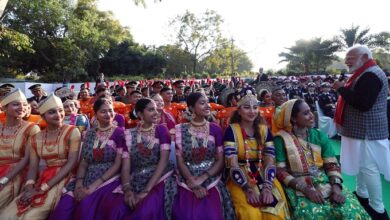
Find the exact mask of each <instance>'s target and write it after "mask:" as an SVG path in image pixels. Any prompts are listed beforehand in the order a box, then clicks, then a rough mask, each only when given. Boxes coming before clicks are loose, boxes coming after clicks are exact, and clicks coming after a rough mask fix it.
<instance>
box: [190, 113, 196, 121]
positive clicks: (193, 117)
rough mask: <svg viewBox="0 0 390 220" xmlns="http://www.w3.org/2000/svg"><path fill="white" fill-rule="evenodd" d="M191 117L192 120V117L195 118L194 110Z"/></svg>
mask: <svg viewBox="0 0 390 220" xmlns="http://www.w3.org/2000/svg"><path fill="white" fill-rule="evenodd" d="M191 118H192V120H194V119H195V118H196V114H195V112H193V113H192V114H191Z"/></svg>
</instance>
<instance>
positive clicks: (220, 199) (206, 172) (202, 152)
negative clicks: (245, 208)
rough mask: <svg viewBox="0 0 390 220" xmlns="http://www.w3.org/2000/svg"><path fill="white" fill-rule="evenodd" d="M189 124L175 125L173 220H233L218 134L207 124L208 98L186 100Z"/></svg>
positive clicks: (218, 130) (199, 95)
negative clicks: (175, 171)
mask: <svg viewBox="0 0 390 220" xmlns="http://www.w3.org/2000/svg"><path fill="white" fill-rule="evenodd" d="M187 106H188V107H189V109H190V111H191V113H192V117H193V118H192V120H191V122H190V123H184V124H179V125H176V127H175V137H176V155H177V166H178V169H179V177H178V185H179V186H178V193H177V196H176V198H175V201H174V204H173V216H172V218H173V219H187V220H191V219H209V220H214V219H218V220H220V219H234V209H233V204H232V202H231V199H230V196H229V193H228V191H227V189H226V186H225V184H224V183H223V182H222V181H221V176H222V169H223V163H224V162H223V159H224V158H223V146H222V131H221V128H220V127H219V126H218V125H217V124H215V123H211V122H208V121H207V120H206V117H208V116H210V106H209V103H208V98H207V97H206V95H205V94H204V93H192V94H190V95H189V96H188V98H187Z"/></svg>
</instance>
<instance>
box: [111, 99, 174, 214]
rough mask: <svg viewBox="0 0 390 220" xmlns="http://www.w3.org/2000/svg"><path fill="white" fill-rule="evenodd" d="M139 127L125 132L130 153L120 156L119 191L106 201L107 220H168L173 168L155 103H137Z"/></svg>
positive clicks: (167, 138) (168, 143)
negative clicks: (109, 211)
mask: <svg viewBox="0 0 390 220" xmlns="http://www.w3.org/2000/svg"><path fill="white" fill-rule="evenodd" d="M135 112H136V113H137V116H138V117H139V118H140V119H141V123H140V125H139V126H138V127H136V128H134V129H130V130H126V131H125V139H126V145H127V149H128V152H129V153H130V155H129V154H126V153H123V162H122V163H123V164H122V187H121V188H122V189H121V190H119V189H118V190H117V192H118V194H116V196H117V197H116V199H114V200H106V201H105V202H106V204H110V205H109V206H107V207H106V209H110V210H111V214H110V215H108V216H104V217H105V218H106V219H156V220H160V219H170V218H171V215H172V202H173V198H174V196H175V194H176V183H175V178H174V176H173V175H172V174H173V173H174V166H173V164H172V163H171V162H170V161H169V159H168V157H169V152H170V142H171V140H170V136H169V132H168V129H167V127H166V126H165V125H162V124H158V112H157V107H156V103H155V102H154V101H153V100H151V99H148V98H142V99H140V100H138V102H137V104H136V105H135Z"/></svg>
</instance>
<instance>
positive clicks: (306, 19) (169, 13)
mask: <svg viewBox="0 0 390 220" xmlns="http://www.w3.org/2000/svg"><path fill="white" fill-rule="evenodd" d="M145 1H146V3H147V7H146V8H144V7H142V6H135V5H134V3H133V0H99V9H100V10H110V11H112V12H113V13H114V16H115V17H116V18H117V19H119V20H120V22H121V23H122V25H124V26H127V27H129V28H130V31H131V33H132V35H133V37H134V39H135V41H136V42H138V43H142V44H146V45H156V46H159V45H164V44H167V43H172V42H173V40H174V38H173V36H174V33H172V29H170V28H169V27H168V22H169V20H171V19H172V18H174V17H175V16H176V15H179V14H184V12H185V11H186V10H189V11H191V12H194V13H195V14H200V13H203V12H205V11H206V9H211V10H215V11H217V13H218V14H220V15H221V16H222V18H223V19H224V21H225V22H224V26H223V33H224V36H226V37H228V38H230V37H233V38H234V39H235V43H236V45H237V46H238V47H239V48H242V49H244V50H245V51H246V52H247V53H248V55H249V57H250V59H251V60H252V63H253V65H254V67H253V70H255V71H257V70H258V69H259V67H264V69H280V68H282V67H283V66H285V64H283V63H282V64H280V63H279V61H280V60H281V58H280V57H279V56H278V54H279V53H280V52H283V51H284V48H286V47H290V46H292V45H294V43H295V41H297V40H299V39H310V38H313V37H324V38H331V37H333V36H334V35H338V34H339V33H340V31H339V30H340V29H341V28H347V27H350V26H351V25H352V24H354V25H360V27H361V28H365V27H370V28H371V33H378V32H381V31H390V23H389V17H388V13H389V11H388V10H389V8H390V1H389V0H371V1H367V0H321V1H318V0H241V1H238V0H162V1H161V2H160V1H158V0H157V1H156V2H155V1H154V0H145Z"/></svg>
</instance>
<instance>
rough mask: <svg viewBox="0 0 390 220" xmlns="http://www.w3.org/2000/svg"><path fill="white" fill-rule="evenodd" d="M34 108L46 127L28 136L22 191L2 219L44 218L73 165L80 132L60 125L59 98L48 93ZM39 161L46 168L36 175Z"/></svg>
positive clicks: (67, 179)
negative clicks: (27, 161)
mask: <svg viewBox="0 0 390 220" xmlns="http://www.w3.org/2000/svg"><path fill="white" fill-rule="evenodd" d="M38 110H39V112H40V113H41V116H42V118H43V119H44V120H45V121H46V123H47V128H46V129H44V130H42V131H40V132H38V133H37V134H35V135H33V136H32V137H31V139H30V142H29V144H30V145H31V151H30V164H29V170H28V174H27V181H26V184H25V187H24V190H23V192H22V193H21V194H20V195H19V196H18V197H16V198H15V199H14V200H13V201H12V202H11V203H10V204H9V205H8V206H7V207H6V208H5V209H4V210H3V211H2V212H1V213H0V216H1V217H2V218H3V219H8V220H10V219H26V220H27V219H34V220H39V219H47V217H48V216H49V214H50V211H51V209H53V208H54V207H55V205H56V204H57V202H58V200H59V199H60V197H61V192H62V189H63V188H64V185H65V184H66V183H67V182H68V181H69V179H70V178H71V174H72V170H73V169H74V168H75V166H76V164H77V158H78V154H79V147H80V139H81V136H80V131H79V130H78V129H77V128H76V127H75V126H72V125H64V123H63V121H64V115H65V114H64V108H63V105H62V102H61V99H60V98H58V97H57V96H55V95H50V96H49V97H47V98H46V99H45V100H43V101H42V102H41V103H40V105H39V107H38ZM40 160H44V161H45V163H46V165H47V167H44V169H43V170H42V171H41V172H40V173H39V175H38V171H39V161H40Z"/></svg>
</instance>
